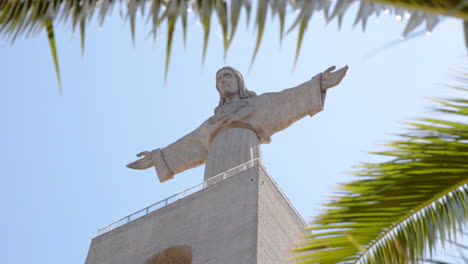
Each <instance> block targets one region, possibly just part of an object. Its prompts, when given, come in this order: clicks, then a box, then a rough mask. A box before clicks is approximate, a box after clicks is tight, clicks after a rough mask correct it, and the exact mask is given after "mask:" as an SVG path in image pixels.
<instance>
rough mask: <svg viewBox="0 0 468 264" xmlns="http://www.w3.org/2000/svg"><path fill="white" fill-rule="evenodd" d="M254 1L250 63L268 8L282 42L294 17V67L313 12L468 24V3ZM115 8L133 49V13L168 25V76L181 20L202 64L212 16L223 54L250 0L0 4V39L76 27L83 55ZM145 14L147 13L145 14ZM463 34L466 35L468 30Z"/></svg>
mask: <svg viewBox="0 0 468 264" xmlns="http://www.w3.org/2000/svg"><path fill="white" fill-rule="evenodd" d="M228 2H229V1H228ZM257 2H258V4H257V10H256V11H257V12H256V15H255V18H254V21H255V26H256V28H257V37H256V44H255V47H254V50H253V55H252V62H253V61H254V60H255V57H256V55H257V54H258V51H259V47H260V44H261V40H262V36H263V32H264V29H265V26H266V23H267V22H266V21H267V16H268V12H267V11H268V10H269V9H270V10H272V14H273V15H275V14H278V17H279V22H280V23H279V27H280V31H279V32H280V40H281V39H282V37H283V32H284V27H285V25H284V24H285V17H286V16H290V17H291V16H292V17H295V19H294V22H293V24H292V25H291V27H290V30H292V29H296V28H297V29H299V34H298V39H297V45H296V55H295V58H296V60H295V61H296V62H297V58H298V56H299V51H300V49H301V44H302V40H303V37H304V34H305V33H306V29H307V28H308V25H309V23H311V21H312V22H313V20H311V17H312V14H313V12H315V11H323V12H324V13H325V17H326V18H327V21H328V22H329V21H331V20H333V19H337V20H338V23H339V24H341V21H342V19H343V16H344V15H345V14H346V13H348V12H349V11H348V10H349V9H348V7H349V6H351V5H352V4H353V3H360V8H359V11H358V13H357V14H356V19H355V24H358V23H361V24H362V26H363V28H365V25H366V22H367V19H368V17H370V16H371V15H379V14H380V13H381V12H384V11H385V12H387V13H391V14H394V15H398V16H403V15H404V14H406V15H410V16H411V18H410V19H409V21H408V23H407V26H406V28H405V29H404V31H403V35H407V34H409V33H411V32H413V31H414V30H415V29H416V28H417V27H418V26H420V25H422V24H425V26H426V30H428V31H432V29H433V28H434V26H435V25H436V24H437V23H438V21H439V16H441V15H443V16H453V17H458V18H461V19H462V20H468V5H467V3H468V0H425V1H414V0H361V1H359V0H333V1H330V0H259V1H257ZM116 5H124V6H126V10H125V13H122V14H121V15H122V16H123V17H124V18H125V19H128V23H129V26H130V36H131V38H132V43H133V44H135V27H136V16H137V12H141V13H142V14H143V15H144V16H147V19H148V20H150V19H151V20H152V23H151V26H152V29H151V32H152V34H153V37H154V38H155V37H156V32H157V30H158V29H159V28H160V27H161V26H162V25H161V24H164V23H166V24H167V30H168V31H169V32H168V38H169V39H171V40H168V41H167V47H166V69H165V72H166V73H167V69H168V66H169V59H170V53H171V48H172V38H173V32H175V31H176V25H177V23H176V22H177V20H179V19H180V20H181V22H182V23H181V24H182V34H183V36H184V42H185V36H186V29H187V10H193V11H194V12H193V14H194V15H195V16H197V17H198V18H199V20H200V23H201V24H202V26H203V38H204V45H203V56H202V60H203V61H204V58H205V57H206V51H207V47H208V39H209V36H210V29H211V18H212V13H213V12H214V13H216V14H217V17H218V20H219V26H220V27H221V29H222V34H223V46H224V51H225V53H226V52H227V50H228V48H229V45H230V44H231V42H232V40H233V38H234V33H235V31H236V28H237V24H238V20H239V15H240V13H241V12H242V10H244V12H245V13H246V17H247V23H249V21H250V19H249V18H250V16H251V13H252V12H251V11H252V3H251V0H230V3H227V2H226V1H225V0H145V1H144V0H22V1H19V0H0V36H1V37H3V38H5V39H9V40H11V41H14V40H15V39H16V37H18V36H20V35H26V36H28V35H29V34H34V33H37V32H39V31H43V30H45V29H47V28H46V26H45V24H46V21H49V20H52V22H54V23H57V22H62V23H66V24H67V23H69V24H70V25H71V30H72V31H74V30H75V28H76V25H78V24H79V25H80V33H81V45H82V51H83V50H84V40H85V28H86V27H87V24H89V23H91V22H92V17H93V15H94V14H95V13H97V14H98V23H99V24H100V25H102V24H103V23H104V20H105V18H106V17H107V16H109V15H110V12H111V11H112V10H113V9H114V8H113V7H115V6H116ZM146 6H147V8H146ZM145 9H148V10H150V11H149V12H148V13H147V14H145ZM329 10H333V12H332V14H331V15H329ZM295 11H298V12H295ZM296 13H297V14H296ZM465 32H467V33H466V36H468V29H467V30H465ZM57 75H58V72H57Z"/></svg>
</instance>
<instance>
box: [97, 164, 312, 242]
mask: <svg viewBox="0 0 468 264" xmlns="http://www.w3.org/2000/svg"><path fill="white" fill-rule="evenodd" d="M255 166H260V167H261V168H262V169H263V171H264V172H265V174H266V175H268V177H269V178H270V180H271V181H272V182H273V184H274V185H275V186H276V188H277V189H278V190H279V192H280V194H281V196H283V198H284V199H285V201H286V202H287V203H288V204H289V206H290V207H291V208H292V209H293V211H294V213H295V214H296V215H297V217H298V218H299V219H300V220H301V221H302V223H304V225H305V222H304V220H303V219H302V217H301V215H300V214H299V213H298V212H297V210H296V209H295V208H294V206H293V205H292V203H291V202H290V201H289V199H288V198H287V197H286V195H285V194H284V193H283V191H282V190H281V189H280V188H279V186H278V184H277V183H276V182H275V181H274V180H273V177H271V175H270V173H268V171H267V170H266V168H265V166H264V165H263V163H262V161H261V160H260V159H259V158H256V159H253V160H251V161H248V162H246V163H243V164H241V165H239V166H236V167H234V168H232V169H229V170H227V171H225V172H223V173H220V174H218V175H216V176H214V177H211V178H209V179H208V180H206V181H204V182H202V183H199V184H197V185H194V186H192V187H190V188H188V189H185V190H183V191H181V192H178V193H176V194H174V195H172V196H170V197H168V198H166V199H163V200H161V201H159V202H156V203H154V204H152V205H150V206H148V207H145V208H143V209H141V210H139V211H137V212H135V213H133V214H131V215H128V216H126V217H124V218H122V219H119V220H117V221H115V222H114V223H112V224H110V225H108V226H106V227H104V228H101V229H99V230H98V231H97V235H96V236H100V235H102V234H105V233H107V232H109V231H111V230H113V229H115V228H117V227H119V226H122V225H125V224H127V223H129V222H131V221H133V220H135V219H137V218H140V217H142V216H145V215H147V214H149V213H151V212H153V211H156V210H158V209H160V208H162V207H165V206H166V205H168V204H171V203H173V202H175V201H177V200H180V199H182V198H185V197H187V196H189V195H191V194H193V193H196V192H199V191H201V190H203V189H205V188H207V187H208V186H211V185H214V184H216V183H218V182H220V181H222V180H225V179H227V178H229V177H232V176H234V175H237V174H239V173H241V172H244V171H246V170H248V169H250V168H252V167H255Z"/></svg>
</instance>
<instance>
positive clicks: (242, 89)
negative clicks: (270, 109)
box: [215, 66, 257, 113]
mask: <svg viewBox="0 0 468 264" xmlns="http://www.w3.org/2000/svg"><path fill="white" fill-rule="evenodd" d="M221 70H229V71H231V72H232V73H233V74H234V76H235V77H236V79H237V83H238V85H239V97H240V98H241V99H245V98H249V97H254V96H257V94H256V93H255V92H253V91H249V90H248V89H247V85H246V84H245V81H244V77H242V74H241V73H240V72H239V71H238V70H236V69H234V68H233V67H229V66H226V67H223V68H221V69H219V70H218V71H217V72H216V78H217V77H218V74H219V72H220V71H221ZM216 89H217V90H218V92H219V88H218V82H216ZM225 102H226V100H225V99H224V98H223V96H222V95H221V93H219V104H218V107H216V109H215V113H216V110H218V108H219V107H220V106H222V105H223V104H224V103H225Z"/></svg>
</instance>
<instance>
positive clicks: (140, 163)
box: [127, 66, 348, 182]
mask: <svg viewBox="0 0 468 264" xmlns="http://www.w3.org/2000/svg"><path fill="white" fill-rule="evenodd" d="M333 70H335V66H332V67H330V68H328V69H327V70H326V71H324V72H323V73H319V74H317V75H316V76H314V77H313V78H312V79H311V80H310V81H307V82H305V83H303V84H300V85H298V86H296V87H294V88H290V89H286V90H284V91H281V92H276V93H264V94H261V95H257V94H256V93H255V92H252V91H249V90H248V89H247V86H246V84H245V81H244V78H243V77H242V74H241V73H240V72H239V71H238V70H236V69H234V68H232V67H224V68H221V69H220V70H219V71H218V72H217V73H216V89H217V90H218V92H219V95H220V100H219V105H218V107H216V109H215V110H214V115H213V116H211V117H210V118H208V119H207V120H206V121H205V122H203V124H201V125H200V127H198V128H197V129H195V130H194V131H193V132H191V133H189V134H188V135H186V136H184V137H182V138H181V139H179V140H177V141H176V142H174V143H172V144H170V145H169V146H167V147H165V148H160V149H155V150H153V151H143V152H141V153H139V154H137V156H138V157H141V158H140V159H138V160H136V161H134V162H132V163H130V164H128V165H127V167H129V168H132V169H140V170H142V169H148V168H150V167H153V166H154V167H155V168H156V172H157V174H158V178H159V180H160V181H161V182H164V181H167V180H170V179H172V178H173V177H174V175H175V174H177V173H179V172H182V171H185V170H188V169H191V168H193V167H196V166H199V165H201V164H203V163H206V167H205V177H204V180H208V179H209V178H211V177H213V176H215V175H218V174H219V173H222V172H224V171H226V170H228V169H231V168H233V167H236V166H237V165H240V164H243V163H245V162H248V161H251V160H253V159H255V158H260V156H261V153H260V144H262V143H266V144H268V143H270V142H271V136H272V135H273V134H275V133H276V132H278V131H281V130H283V129H285V128H287V127H288V126H290V125H291V124H292V123H294V122H296V121H297V120H299V119H301V118H303V117H305V116H306V115H310V116H313V115H315V114H316V113H318V112H320V111H322V109H323V105H324V101H325V95H326V93H327V89H329V88H331V87H334V86H336V85H338V84H339V83H340V82H341V80H342V79H343V77H344V76H345V74H346V71H347V70H348V66H345V67H343V68H341V69H339V70H337V71H335V72H333Z"/></svg>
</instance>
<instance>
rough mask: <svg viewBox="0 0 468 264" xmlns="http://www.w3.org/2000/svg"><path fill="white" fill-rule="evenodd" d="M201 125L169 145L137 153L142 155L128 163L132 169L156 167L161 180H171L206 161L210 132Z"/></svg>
mask: <svg viewBox="0 0 468 264" xmlns="http://www.w3.org/2000/svg"><path fill="white" fill-rule="evenodd" d="M205 130H206V129H205V128H204V125H201V126H200V127H199V128H197V129H196V130H195V131H193V132H192V133H190V134H188V135H186V136H184V137H183V138H181V139H179V140H177V141H176V142H174V143H172V144H170V145H169V146H167V147H165V148H161V149H155V150H153V151H151V152H150V151H143V152H141V153H139V154H137V156H138V157H142V156H143V157H142V158H140V159H138V160H136V161H134V162H132V163H130V164H128V165H127V167H128V168H131V169H140V170H143V169H148V168H151V167H153V166H154V167H155V168H156V172H157V174H158V178H159V181H160V182H164V181H167V180H170V179H172V178H173V177H174V175H175V174H177V173H179V172H182V171H185V170H188V169H191V168H194V167H197V166H199V165H201V164H203V163H205V162H206V157H207V155H208V150H207V143H206V142H207V140H208V133H206V131H205Z"/></svg>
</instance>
